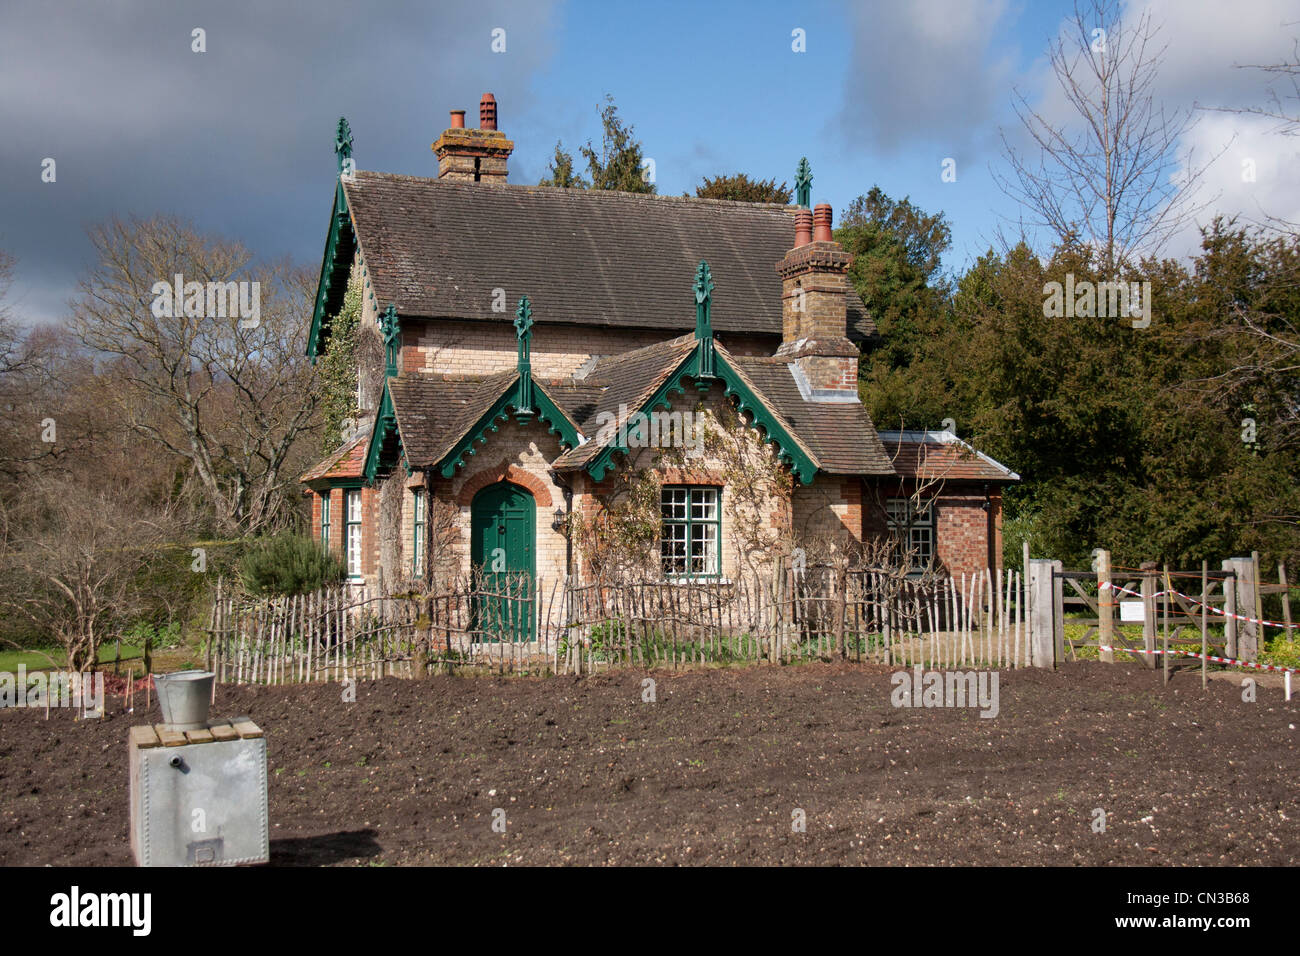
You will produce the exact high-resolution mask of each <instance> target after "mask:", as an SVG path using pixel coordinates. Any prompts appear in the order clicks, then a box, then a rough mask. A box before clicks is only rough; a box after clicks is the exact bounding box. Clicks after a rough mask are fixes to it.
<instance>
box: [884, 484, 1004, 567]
mask: <svg viewBox="0 0 1300 956" xmlns="http://www.w3.org/2000/svg"><path fill="white" fill-rule="evenodd" d="M902 493H903V492H902V491H900V489H899V487H898V483H897V481H896V480H891V481H886V482H882V483H880V484H877V485H873V486H871V488H870V489H869V493H868V494H867V495H866V496H865V497H864V499H863V500H864V508H863V528H864V533H865V534H866V535H867V536H876V535H878V536H881V537H885V536H887V535H888V534H889V530H888V523H887V521H886V519H885V512H884V510H883V504H884V501H885V500H886V499H887V498H889V497H895V496H899V495H901V494H902ZM989 499H990V511H989V512H986V511H985V510H984V501H985V498H984V490H983V487H982V486H981V485H978V484H976V485H969V484H967V485H962V484H959V483H954V482H949V483H947V484H945V485H944V487H943V488H941V489H940V490H939V492H938V495H937V496H936V498H935V506H934V508H935V512H934V522H935V527H934V545H935V554H936V556H937V557H938V559H939V563H940V565H941V566H942V567H943V569H944V570H945V571H946V572H947V573H949V574H951V575H953V576H955V577H960V576H961V575H962V573H963V572H964V573H966V574H971V573H974V572H976V571H983V570H984V569H985V568H987V567H989V554H988V547H989V534H988V525H989V515H990V513H991V514H992V516H993V522H994V535H993V548H994V553H993V557H994V564H993V567H994V568H998V567H1001V566H1002V495H1001V492H1000V491H998V490H997V489H992V488H991V489H990V490H989Z"/></svg>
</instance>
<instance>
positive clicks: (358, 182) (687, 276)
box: [343, 172, 875, 340]
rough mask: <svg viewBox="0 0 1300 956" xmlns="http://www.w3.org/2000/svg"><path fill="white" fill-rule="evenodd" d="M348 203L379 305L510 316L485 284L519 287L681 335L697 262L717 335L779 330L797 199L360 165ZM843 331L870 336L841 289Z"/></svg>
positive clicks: (858, 309) (564, 304) (587, 311)
mask: <svg viewBox="0 0 1300 956" xmlns="http://www.w3.org/2000/svg"><path fill="white" fill-rule="evenodd" d="M343 188H344V191H345V193H346V195H347V200H348V208H349V210H350V211H351V215H352V221H353V223H354V225H355V229H356V234H357V237H358V240H359V242H360V244H361V252H362V255H363V257H364V259H365V263H366V267H367V270H368V273H367V277H368V278H369V279H370V281H371V283H372V286H373V292H374V295H375V301H376V302H377V303H378V305H379V308H381V309H382V308H384V307H385V306H386V305H387V304H388V303H389V302H392V303H393V304H395V305H396V306H397V311H398V313H399V314H400V315H402V316H412V317H425V318H448V317H450V318H471V319H484V320H489V321H497V322H501V321H510V319H511V315H510V314H508V313H504V314H503V313H500V312H493V311H492V303H493V301H494V298H495V297H494V292H493V290H494V289H505V290H506V294H507V296H508V297H509V300H510V301H511V302H514V301H515V300H516V299H517V298H518V297H519V296H520V295H524V294H527V295H528V297H529V299H530V300H531V301H532V305H533V312H534V316H535V318H536V319H537V321H539V322H569V323H578V324H582V325H601V326H617V327H629V328H646V329H661V330H663V331H665V332H668V333H670V334H671V333H674V332H685V331H687V330H688V329H691V328H692V327H693V326H694V323H695V310H694V307H693V302H694V300H693V298H692V293H691V283H692V282H693V281H694V277H695V269H696V266H697V265H698V264H699V261H700V260H701V259H705V260H707V261H708V263H709V267H710V269H711V270H712V272H713V276H714V281H715V283H716V288H715V290H714V293H713V315H712V318H713V327H714V329H716V330H717V331H718V332H719V333H727V332H757V333H767V334H772V335H777V336H779V335H780V334H781V279H780V277H779V276H778V275H777V274H776V271H775V269H774V266H775V264H776V263H777V262H778V261H779V260H780V259H781V258H782V257H784V256H785V254H786V252H787V251H788V250H789V248H790V246H791V245H792V244H793V242H794V217H793V207H786V206H780V205H775V204H768V203H740V202H728V201H722V200H705V199H687V198H677V197H669V196H643V195H637V194H633V193H622V192H612V191H602V190H584V189H559V188H554V187H547V186H507V185H488V184H484V183H457V182H449V181H445V180H437V179H424V178H419V177H414V176H396V175H390V174H386V173H372V172H357V173H356V174H355V175H353V176H349V177H344V179H343ZM848 310H849V316H848V324H849V331H850V337H851V338H855V339H859V340H860V339H862V338H865V337H870V336H872V335H874V334H875V325H874V323H872V321H871V319H870V317H869V316H867V314H866V309H865V307H864V306H863V304H862V301H861V299H859V298H858V297H857V296H854V295H850V296H849V303H848Z"/></svg>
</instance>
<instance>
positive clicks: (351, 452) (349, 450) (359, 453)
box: [298, 425, 370, 484]
mask: <svg viewBox="0 0 1300 956" xmlns="http://www.w3.org/2000/svg"><path fill="white" fill-rule="evenodd" d="M369 441H370V426H369V425H366V426H365V427H364V428H362V429H361V430H360V431H359V432H357V433H356V434H355V435H353V436H352V437H351V438H349V439H348V440H347V441H345V442H344V443H343V444H342V445H340V446H339V447H338V449H336V450H335V451H334V452H332V453H331V454H330V455H329V457H327V458H325V459H324V460H322V461H319V462H317V463H316V464H315V465H313V466H312V467H311V468H310V469H309V470H308V471H307V473H306V474H304V475H303V476H302V477H301V478H299V479H298V480H299V481H300V482H302V483H303V484H310V483H312V482H320V481H328V480H329V479H332V478H360V477H361V472H362V469H363V468H364V467H365V460H366V445H367V444H369Z"/></svg>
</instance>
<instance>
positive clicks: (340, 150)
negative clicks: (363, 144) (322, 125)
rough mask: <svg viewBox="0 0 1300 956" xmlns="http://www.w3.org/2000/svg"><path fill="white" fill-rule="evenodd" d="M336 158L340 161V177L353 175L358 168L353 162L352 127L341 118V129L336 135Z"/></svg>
mask: <svg viewBox="0 0 1300 956" xmlns="http://www.w3.org/2000/svg"><path fill="white" fill-rule="evenodd" d="M334 157H335V159H336V160H338V164H339V175H340V176H341V175H343V173H345V172H346V173H351V172H352V171H353V170H354V169H355V168H356V166H355V165H354V164H353V162H352V127H351V126H349V125H348V121H347V120H346V119H345V118H344V117H342V116H340V117H339V128H338V131H337V132H336V133H335V134H334Z"/></svg>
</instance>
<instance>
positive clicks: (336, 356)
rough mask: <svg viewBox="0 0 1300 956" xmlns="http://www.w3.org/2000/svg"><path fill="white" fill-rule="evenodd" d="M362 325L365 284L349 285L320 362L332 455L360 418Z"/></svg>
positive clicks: (327, 438)
mask: <svg viewBox="0 0 1300 956" xmlns="http://www.w3.org/2000/svg"><path fill="white" fill-rule="evenodd" d="M360 324H361V284H360V283H359V282H358V281H357V280H356V278H355V277H354V278H353V279H352V280H350V281H349V282H348V290H347V293H346V294H345V295H344V297H343V305H342V306H341V307H340V309H339V312H338V314H337V315H336V316H334V317H333V319H332V320H331V322H330V329H331V332H330V337H329V340H328V341H327V343H326V345H325V351H324V353H323V354H322V355H321V358H320V382H321V396H322V399H321V408H322V412H323V416H324V420H325V433H324V436H323V439H322V443H323V450H324V451H325V452H327V453H328V452H331V451H333V450H334V449H336V448H337V447H338V446H339V443H340V442H342V441H343V440H344V439H345V438H347V437H348V436H347V435H345V434H343V431H344V429H343V424H344V422H345V421H347V420H349V419H350V420H352V421H355V420H356V417H357V354H356V352H357V331H358V328H359V327H360Z"/></svg>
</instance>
